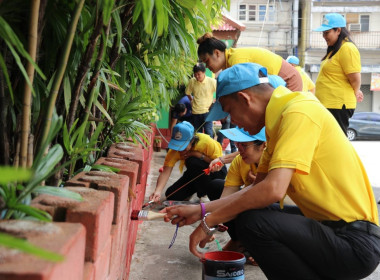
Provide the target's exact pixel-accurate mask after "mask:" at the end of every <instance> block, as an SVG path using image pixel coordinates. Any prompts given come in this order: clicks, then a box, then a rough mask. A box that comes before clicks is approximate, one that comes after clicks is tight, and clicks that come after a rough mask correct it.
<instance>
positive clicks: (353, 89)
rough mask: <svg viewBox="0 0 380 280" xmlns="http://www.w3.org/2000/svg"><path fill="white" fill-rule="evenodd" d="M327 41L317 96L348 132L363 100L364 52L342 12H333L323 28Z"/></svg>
mask: <svg viewBox="0 0 380 280" xmlns="http://www.w3.org/2000/svg"><path fill="white" fill-rule="evenodd" d="M314 31H322V32H323V38H324V39H325V40H326V43H327V52H326V55H325V56H324V57H323V58H322V63H321V66H320V70H319V74H318V77H317V81H316V85H315V96H316V97H317V98H318V99H319V101H320V102H321V103H322V104H323V105H324V106H325V107H326V108H327V109H328V110H329V111H330V112H331V114H333V116H334V117H335V119H336V120H337V121H338V123H339V125H340V127H341V128H342V130H343V132H344V133H345V134H347V128H348V125H349V123H348V120H349V118H351V117H352V115H353V114H354V111H355V108H356V102H361V101H363V93H362V91H361V90H360V86H361V76H360V71H361V63H360V53H359V51H358V49H357V47H356V46H355V44H354V43H353V42H352V40H351V38H350V36H349V32H348V30H347V28H346V20H345V19H344V17H343V16H342V15H340V14H336V13H330V14H327V15H325V19H324V20H323V23H322V25H321V26H320V27H318V28H317V29H314Z"/></svg>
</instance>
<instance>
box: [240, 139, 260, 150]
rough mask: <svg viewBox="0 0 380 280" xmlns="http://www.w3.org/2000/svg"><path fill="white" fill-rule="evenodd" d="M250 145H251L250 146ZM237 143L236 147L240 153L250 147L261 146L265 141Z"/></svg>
mask: <svg viewBox="0 0 380 280" xmlns="http://www.w3.org/2000/svg"><path fill="white" fill-rule="evenodd" d="M248 143H249V144H248ZM248 143H247V142H235V145H236V146H237V147H238V149H239V150H240V151H245V150H246V149H247V148H248V147H251V146H261V145H262V144H263V143H264V141H260V140H255V141H253V142H248Z"/></svg>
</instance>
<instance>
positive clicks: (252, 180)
mask: <svg viewBox="0 0 380 280" xmlns="http://www.w3.org/2000/svg"><path fill="white" fill-rule="evenodd" d="M248 180H249V182H250V185H254V184H255V181H256V175H255V174H253V172H252V170H249V172H248Z"/></svg>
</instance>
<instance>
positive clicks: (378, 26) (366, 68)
mask: <svg viewBox="0 0 380 280" xmlns="http://www.w3.org/2000/svg"><path fill="white" fill-rule="evenodd" d="M301 11H302V12H301V13H300V15H301V19H302V20H301V22H302V21H305V24H304V26H306V28H305V30H304V31H303V32H302V35H301V37H300V45H299V47H300V48H299V50H298V51H299V56H300V57H301V60H302V61H304V62H305V69H306V70H307V71H309V73H310V74H311V77H312V79H313V80H314V81H315V80H316V78H317V76H318V72H319V66H320V63H321V59H322V57H323V56H324V55H325V54H326V50H327V45H326V42H325V40H324V39H323V37H322V32H315V31H312V30H313V29H315V28H317V27H319V26H320V25H321V24H322V20H323V17H324V15H325V14H327V13H340V14H342V15H343V16H344V17H345V18H346V21H347V27H348V29H349V30H350V32H351V38H352V40H353V41H354V43H355V44H356V46H357V47H358V49H359V52H360V56H361V64H362V86H361V90H362V91H363V93H364V101H363V102H362V103H358V105H357V109H356V111H374V112H380V92H379V91H371V90H370V85H371V76H372V73H380V1H368V0H367V1H364V0H355V1H354V0H346V1H344V0H334V1H332V0H312V1H310V0H304V1H301ZM302 42H305V44H304V45H303V43H302ZM303 53H304V57H302V54H303Z"/></svg>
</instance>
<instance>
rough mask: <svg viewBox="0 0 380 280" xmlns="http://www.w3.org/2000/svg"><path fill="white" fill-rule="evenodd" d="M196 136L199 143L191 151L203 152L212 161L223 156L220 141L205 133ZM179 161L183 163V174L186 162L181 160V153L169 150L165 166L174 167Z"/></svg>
mask: <svg viewBox="0 0 380 280" xmlns="http://www.w3.org/2000/svg"><path fill="white" fill-rule="evenodd" d="M196 136H198V137H199V141H198V142H197V143H196V144H195V146H194V147H193V148H192V149H191V150H192V151H197V152H201V153H202V154H204V155H205V156H207V157H209V158H211V159H216V158H218V157H221V156H222V155H223V151H222V146H220V144H219V142H218V141H215V140H214V139H212V138H211V137H210V136H209V135H207V134H204V133H197V134H196ZM179 160H180V161H181V163H180V165H179V168H180V170H181V172H182V169H183V166H184V165H185V160H184V159H183V158H181V155H180V152H179V151H175V150H171V149H169V151H168V153H167V154H166V157H165V162H164V166H168V167H174V165H175V164H176V163H177V161H179Z"/></svg>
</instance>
